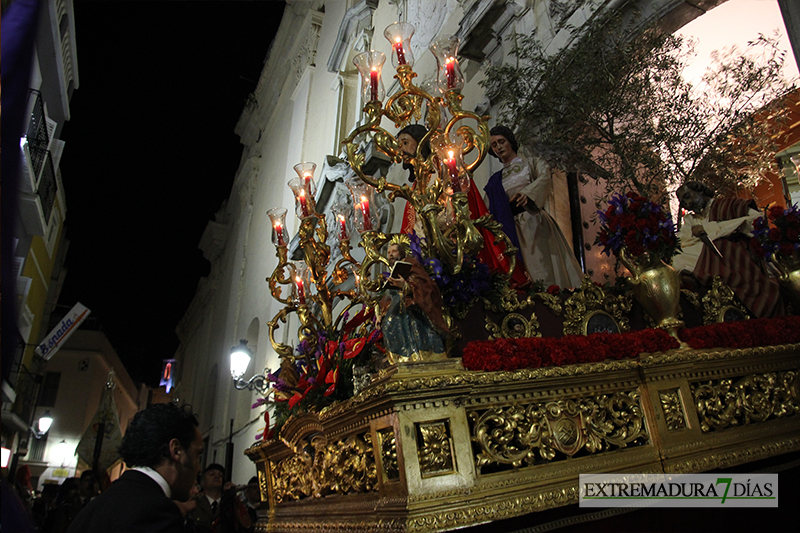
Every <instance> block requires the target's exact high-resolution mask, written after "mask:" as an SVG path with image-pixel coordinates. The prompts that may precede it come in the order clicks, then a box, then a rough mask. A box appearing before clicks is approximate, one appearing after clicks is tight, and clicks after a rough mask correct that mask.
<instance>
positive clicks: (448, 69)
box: [444, 57, 456, 89]
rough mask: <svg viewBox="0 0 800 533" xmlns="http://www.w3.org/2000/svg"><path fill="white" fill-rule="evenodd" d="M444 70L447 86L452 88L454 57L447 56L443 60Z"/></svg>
mask: <svg viewBox="0 0 800 533" xmlns="http://www.w3.org/2000/svg"><path fill="white" fill-rule="evenodd" d="M444 70H445V75H446V77H447V88H448V89H452V88H453V87H455V86H456V58H454V57H448V58H447V61H445V62H444Z"/></svg>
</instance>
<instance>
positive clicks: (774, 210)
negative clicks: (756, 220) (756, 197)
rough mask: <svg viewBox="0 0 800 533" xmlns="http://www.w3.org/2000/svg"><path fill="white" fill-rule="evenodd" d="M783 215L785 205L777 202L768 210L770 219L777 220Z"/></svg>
mask: <svg viewBox="0 0 800 533" xmlns="http://www.w3.org/2000/svg"><path fill="white" fill-rule="evenodd" d="M781 215H783V207H782V206H780V205H777V204H775V205H773V206H772V207H770V208H769V211H767V216H768V217H769V218H770V220H775V219H776V218H778V217H780V216H781Z"/></svg>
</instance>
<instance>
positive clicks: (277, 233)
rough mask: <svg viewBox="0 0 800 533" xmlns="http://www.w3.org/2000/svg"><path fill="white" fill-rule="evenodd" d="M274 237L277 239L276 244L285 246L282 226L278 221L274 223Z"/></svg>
mask: <svg viewBox="0 0 800 533" xmlns="http://www.w3.org/2000/svg"><path fill="white" fill-rule="evenodd" d="M274 228H275V238H276V239H277V240H278V246H286V240H285V239H284V238H283V226H282V225H281V223H280V222H276V223H275V226H274Z"/></svg>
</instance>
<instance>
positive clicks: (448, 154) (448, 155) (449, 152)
mask: <svg viewBox="0 0 800 533" xmlns="http://www.w3.org/2000/svg"><path fill="white" fill-rule="evenodd" d="M453 153H454V152H453V151H452V150H450V151H448V152H447V157H449V158H450V159H453Z"/></svg>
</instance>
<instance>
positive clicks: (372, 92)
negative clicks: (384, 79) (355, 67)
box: [369, 67, 378, 102]
mask: <svg viewBox="0 0 800 533" xmlns="http://www.w3.org/2000/svg"><path fill="white" fill-rule="evenodd" d="M369 99H370V100H371V101H373V102H374V101H375V100H377V99H378V69H376V68H375V67H372V71H370V73H369Z"/></svg>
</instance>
